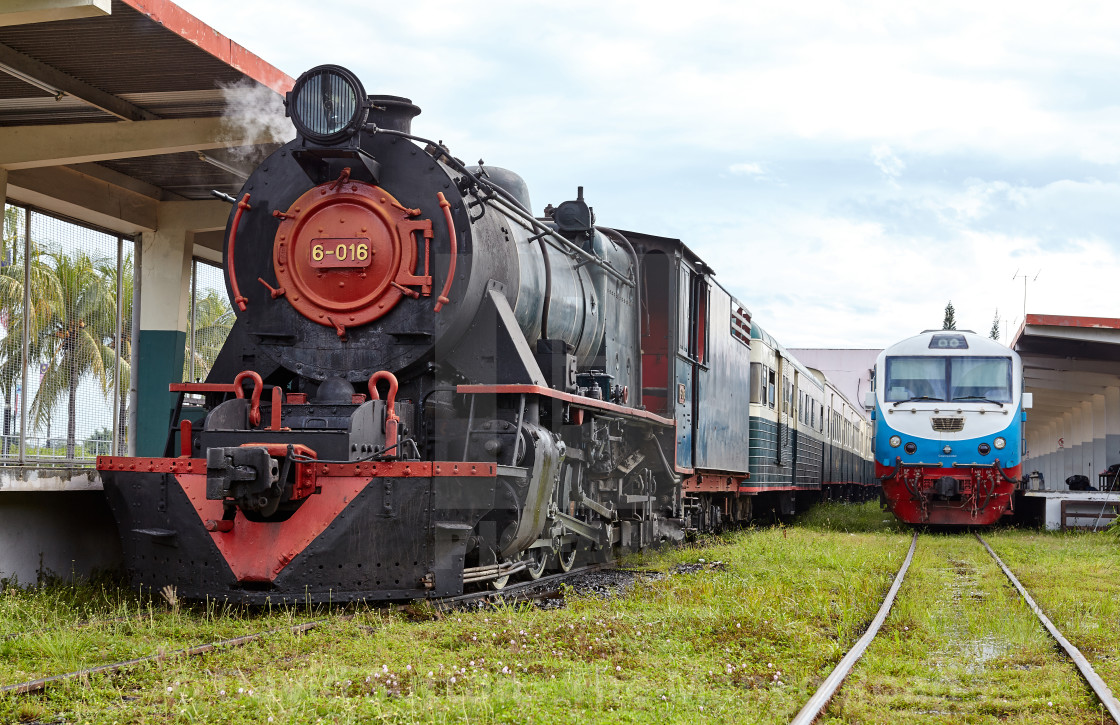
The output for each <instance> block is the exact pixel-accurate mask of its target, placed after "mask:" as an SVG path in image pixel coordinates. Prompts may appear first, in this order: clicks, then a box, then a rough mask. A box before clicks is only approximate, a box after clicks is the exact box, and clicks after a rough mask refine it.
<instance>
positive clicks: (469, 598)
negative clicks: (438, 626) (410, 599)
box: [431, 564, 608, 611]
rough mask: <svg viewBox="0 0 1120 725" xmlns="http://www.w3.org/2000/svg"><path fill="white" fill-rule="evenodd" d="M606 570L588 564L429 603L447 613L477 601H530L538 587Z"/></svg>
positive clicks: (599, 565)
mask: <svg viewBox="0 0 1120 725" xmlns="http://www.w3.org/2000/svg"><path fill="white" fill-rule="evenodd" d="M606 568H608V567H607V566H606V565H604V564H589V565H588V566H582V567H578V568H575V569H572V570H571V571H567V572H560V573H558V574H550V575H549V576H542V577H541V578H539V579H530V580H529V581H524V582H517V583H516V584H507V585H506V586H504V587H502V588H501V589H490V590H486V591H479V592H470V593H468V594H460V595H459V596H456V597H444V598H442V599H433V600H431V602H432V604H433V605H434V606H435V607H437V608H438V609H440V610H441V611H448V610H453V609H457V608H458V607H460V606H461V605H463V604H467V603H469V602H473V601H476V600H479V599H503V600H513V601H518V600H521V599H531V598H533V596H534V594H535V592H534V590H535V589H537V588H538V587H541V586H549V585H552V584H559V583H561V582H563V581H564V580H565V579H570V578H573V577H576V576H579V575H581V574H589V573H591V572H593V571H602V570H603V569H606Z"/></svg>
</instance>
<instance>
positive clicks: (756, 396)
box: [751, 363, 766, 403]
mask: <svg viewBox="0 0 1120 725" xmlns="http://www.w3.org/2000/svg"><path fill="white" fill-rule="evenodd" d="M763 374H764V373H763V368H762V363H751V402H752V403H764V402H766V401H764V400H763V396H764V395H765V394H766V385H765V384H764V383H765V381H764V380H763V379H762V376H763Z"/></svg>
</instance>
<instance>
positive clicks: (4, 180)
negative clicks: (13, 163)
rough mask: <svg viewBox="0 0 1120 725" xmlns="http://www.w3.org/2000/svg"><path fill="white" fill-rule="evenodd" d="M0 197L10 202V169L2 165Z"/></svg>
mask: <svg viewBox="0 0 1120 725" xmlns="http://www.w3.org/2000/svg"><path fill="white" fill-rule="evenodd" d="M0 199H3V200H4V203H5V204H6V203H8V170H7V169H5V168H4V167H3V166H0Z"/></svg>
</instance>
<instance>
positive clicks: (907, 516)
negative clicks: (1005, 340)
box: [873, 330, 1030, 525]
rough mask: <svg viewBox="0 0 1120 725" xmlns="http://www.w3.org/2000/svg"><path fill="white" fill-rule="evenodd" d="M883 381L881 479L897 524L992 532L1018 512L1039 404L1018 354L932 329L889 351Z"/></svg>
mask: <svg viewBox="0 0 1120 725" xmlns="http://www.w3.org/2000/svg"><path fill="white" fill-rule="evenodd" d="M875 380H876V384H875V393H874V395H875V410H874V414H873V419H874V421H875V423H874V425H875V433H874V441H875V473H876V475H877V476H878V477H879V478H880V479H881V480H882V485H883V496H884V498H885V499H886V502H887V505H888V506H889V507H890V509H891V510H892V511H893V512H894V514H895V515H896V516H897V517H898V518H900V519H901V520H903V521H905V522H908V523H915V524H934V525H938V524H940V525H961V524H967V525H987V524H992V523H994V522H996V521H997V520H999V518H1000V517H1001V516H1002V515H1003V514H1004V513H1007V512H1009V510H1010V508H1011V501H1012V495H1013V493H1014V490H1015V487H1016V486H1017V484H1018V481H1019V477H1020V475H1021V470H1022V458H1021V457H1022V426H1023V422H1024V420H1025V414H1024V412H1023V410H1024V408H1025V407H1030V396H1029V394H1028V395H1026V396H1024V394H1023V392H1022V389H1023V367H1022V362H1021V361H1020V359H1019V356H1018V355H1017V354H1016V353H1015V352H1014V351H1013V350H1010V349H1008V348H1007V347H1006V346H1004V345H1002V344H1000V343H999V342H996V341H994V340H990V339H988V338H986V337H982V336H980V335H976V334H974V333H972V332H968V331H954V330H936V331H926V332H923V333H922V334H920V335H917V336H915V337H911V338H909V339H906V340H903V341H902V342H899V343H897V344H895V345H892V346H890V347H888V348H887V349H885V350H884V351H883V352H882V353H880V354H879V357H878V359H877V360H876V363H875ZM1024 398H1026V400H1024Z"/></svg>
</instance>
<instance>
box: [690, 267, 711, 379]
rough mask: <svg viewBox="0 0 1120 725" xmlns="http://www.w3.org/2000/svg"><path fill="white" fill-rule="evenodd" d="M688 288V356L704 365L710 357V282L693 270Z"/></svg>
mask: <svg viewBox="0 0 1120 725" xmlns="http://www.w3.org/2000/svg"><path fill="white" fill-rule="evenodd" d="M690 274H691V280H690V281H689V290H688V309H689V314H688V356H689V357H690V358H692V359H693V360H695V361H696V362H698V363H700V364H701V365H704V364H706V363H707V361H708V360H707V359H708V282H707V280H705V279H704V276H703V275H701V274H696V273H695V272H691V273H690Z"/></svg>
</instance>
